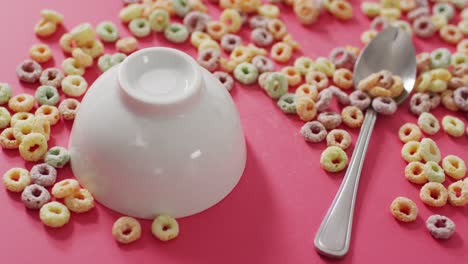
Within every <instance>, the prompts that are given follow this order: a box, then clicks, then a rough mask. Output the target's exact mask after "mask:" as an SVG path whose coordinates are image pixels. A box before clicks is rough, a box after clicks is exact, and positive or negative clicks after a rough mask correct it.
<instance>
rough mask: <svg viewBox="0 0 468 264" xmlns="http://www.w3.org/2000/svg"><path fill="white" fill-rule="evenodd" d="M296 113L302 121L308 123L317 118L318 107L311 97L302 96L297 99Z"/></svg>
mask: <svg viewBox="0 0 468 264" xmlns="http://www.w3.org/2000/svg"><path fill="white" fill-rule="evenodd" d="M296 112H297V115H298V116H299V118H300V119H301V120H302V121H305V122H308V121H311V120H313V119H314V118H315V117H316V116H317V107H316V106H315V102H314V100H312V99H311V97H307V96H302V97H299V98H297V99H296Z"/></svg>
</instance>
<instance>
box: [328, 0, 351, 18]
mask: <svg viewBox="0 0 468 264" xmlns="http://www.w3.org/2000/svg"><path fill="white" fill-rule="evenodd" d="M330 13H332V15H333V16H335V17H336V18H338V19H340V20H349V19H351V18H352V17H353V7H352V6H351V4H350V3H348V2H346V1H343V0H335V1H332V2H331V4H330Z"/></svg>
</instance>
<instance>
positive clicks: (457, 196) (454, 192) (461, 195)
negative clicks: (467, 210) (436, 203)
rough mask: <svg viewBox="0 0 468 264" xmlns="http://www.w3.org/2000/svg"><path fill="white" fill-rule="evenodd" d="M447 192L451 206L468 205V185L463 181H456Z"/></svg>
mask: <svg viewBox="0 0 468 264" xmlns="http://www.w3.org/2000/svg"><path fill="white" fill-rule="evenodd" d="M464 185H467V186H466V187H465V186H464ZM447 191H448V200H449V203H450V204H451V205H453V206H465V205H467V204H468V183H464V182H463V181H462V180H460V181H456V182H454V183H452V184H450V185H449V186H448V188H447Z"/></svg>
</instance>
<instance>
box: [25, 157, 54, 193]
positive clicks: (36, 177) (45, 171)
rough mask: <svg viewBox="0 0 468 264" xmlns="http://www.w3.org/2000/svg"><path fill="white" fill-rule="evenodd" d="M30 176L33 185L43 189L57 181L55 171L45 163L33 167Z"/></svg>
mask: <svg viewBox="0 0 468 264" xmlns="http://www.w3.org/2000/svg"><path fill="white" fill-rule="evenodd" d="M30 174H31V181H32V182H33V183H36V184H39V185H42V186H44V187H48V186H52V185H53V184H54V183H55V180H56V179H57V170H56V169H55V168H54V167H52V166H51V165H49V164H47V163H42V164H37V165H34V166H33V167H32V168H31V171H30Z"/></svg>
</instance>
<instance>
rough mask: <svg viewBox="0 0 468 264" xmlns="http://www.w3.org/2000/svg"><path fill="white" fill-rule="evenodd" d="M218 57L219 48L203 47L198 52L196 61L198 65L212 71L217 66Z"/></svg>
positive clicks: (219, 55)
mask: <svg viewBox="0 0 468 264" xmlns="http://www.w3.org/2000/svg"><path fill="white" fill-rule="evenodd" d="M220 57H221V54H220V52H219V50H217V49H211V48H209V49H204V50H201V51H200V52H199V53H198V58H197V62H198V64H200V66H202V67H203V68H205V69H207V70H208V71H210V72H212V71H214V70H216V68H218V65H219V58H220Z"/></svg>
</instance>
